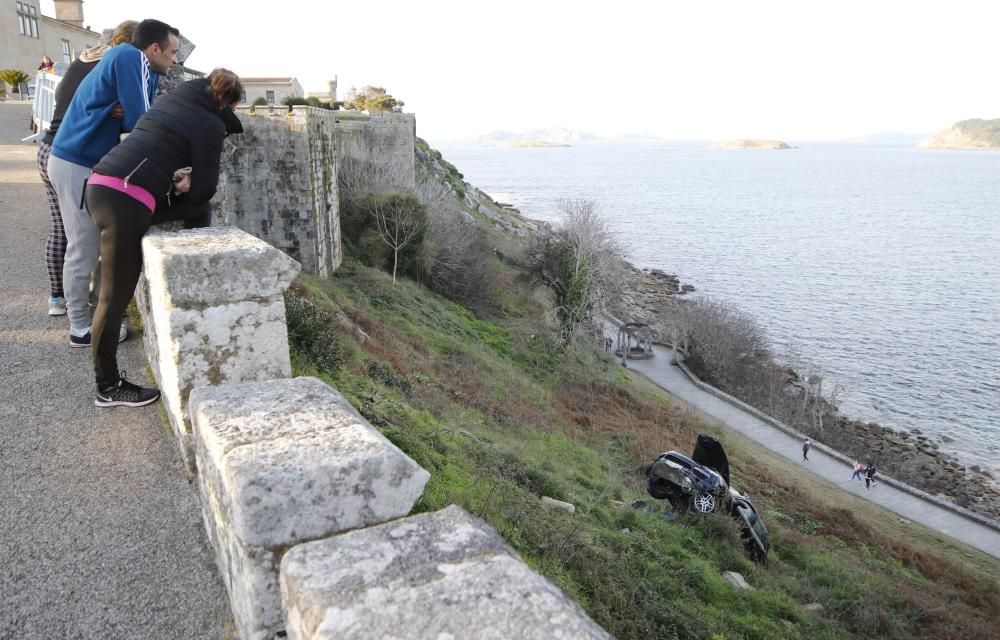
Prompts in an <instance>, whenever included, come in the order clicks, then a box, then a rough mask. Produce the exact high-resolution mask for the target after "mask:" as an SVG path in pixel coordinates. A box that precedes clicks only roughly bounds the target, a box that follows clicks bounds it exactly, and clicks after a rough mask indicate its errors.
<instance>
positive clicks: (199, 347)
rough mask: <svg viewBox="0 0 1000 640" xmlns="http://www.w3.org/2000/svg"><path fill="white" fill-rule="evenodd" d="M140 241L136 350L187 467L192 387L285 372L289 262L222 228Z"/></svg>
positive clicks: (292, 268) (293, 268)
mask: <svg viewBox="0 0 1000 640" xmlns="http://www.w3.org/2000/svg"><path fill="white" fill-rule="evenodd" d="M142 247H143V271H144V277H143V279H142V282H141V284H140V287H139V290H138V296H137V299H138V302H139V308H140V311H141V313H142V316H143V324H144V326H143V333H144V335H143V339H144V341H145V347H146V353H147V355H148V356H149V359H150V363H151V365H152V370H153V376H154V377H155V378H156V381H157V383H158V385H159V387H160V390H161V392H162V394H163V403H164V406H165V408H166V410H167V415H168V416H169V418H170V425H171V428H172V430H173V432H174V435H175V436H176V437H177V440H178V444H179V446H180V450H181V455H182V457H183V458H184V460H185V462H186V463H187V465H188V467H189V469H191V470H193V465H194V455H193V448H192V444H191V423H190V420H189V418H188V414H187V401H188V395H189V394H190V392H191V390H192V389H194V388H195V387H198V386H206V385H219V384H227V383H240V382H249V381H255V380H269V379H273V378H287V377H288V376H290V375H291V361H290V358H289V353H288V330H287V326H286V323H285V302H284V297H283V293H284V291H285V289H287V288H288V285H289V284H291V281H292V280H293V279H294V278H295V276H296V274H297V273H298V271H299V265H298V263H296V262H295V261H294V260H292V259H291V258H289V257H288V256H286V255H285V254H283V253H282V252H280V251H278V250H277V249H275V248H273V247H271V246H270V245H268V244H267V243H265V242H263V241H261V240H258V239H257V238H254V237H253V236H251V235H250V234H248V233H245V232H243V231H240V230H239V229H234V228H227V227H223V228H208V229H192V230H190V231H180V232H176V233H151V234H149V235H147V236H146V237H145V238H144V239H143V242H142Z"/></svg>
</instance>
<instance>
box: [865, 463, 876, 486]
mask: <svg viewBox="0 0 1000 640" xmlns="http://www.w3.org/2000/svg"><path fill="white" fill-rule="evenodd" d="M875 484H877V483H876V482H875V465H873V464H869V465H868V468H867V469H866V470H865V489H868V490H871V488H872V486H873V485H875Z"/></svg>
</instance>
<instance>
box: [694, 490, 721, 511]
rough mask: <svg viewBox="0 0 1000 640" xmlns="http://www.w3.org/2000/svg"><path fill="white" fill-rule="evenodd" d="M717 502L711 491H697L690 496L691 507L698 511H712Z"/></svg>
mask: <svg viewBox="0 0 1000 640" xmlns="http://www.w3.org/2000/svg"><path fill="white" fill-rule="evenodd" d="M716 505H717V502H716V500H715V496H713V495H712V494H711V493H698V494H696V495H695V496H694V497H692V498H691V507H692V508H693V509H694V510H695V511H697V512H698V513H712V512H713V511H715V507H716Z"/></svg>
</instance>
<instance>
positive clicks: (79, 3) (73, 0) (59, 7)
mask: <svg viewBox="0 0 1000 640" xmlns="http://www.w3.org/2000/svg"><path fill="white" fill-rule="evenodd" d="M55 4H56V20H61V21H63V22H68V23H69V24H71V25H73V26H76V27H80V28H81V29H82V28H83V0H55Z"/></svg>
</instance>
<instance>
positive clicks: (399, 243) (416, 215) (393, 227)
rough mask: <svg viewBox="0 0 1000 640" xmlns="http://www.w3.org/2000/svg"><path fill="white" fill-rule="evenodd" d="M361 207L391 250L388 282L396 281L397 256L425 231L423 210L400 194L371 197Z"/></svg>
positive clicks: (422, 206) (409, 198)
mask: <svg viewBox="0 0 1000 640" xmlns="http://www.w3.org/2000/svg"><path fill="white" fill-rule="evenodd" d="M361 207H362V208H363V209H365V210H367V212H368V215H369V216H371V219H372V222H373V223H374V224H375V229H376V230H377V231H378V235H379V237H380V238H381V239H382V242H383V243H384V244H385V245H386V246H387V247H389V250H390V251H392V282H393V283H394V284H395V282H396V272H397V270H398V268H399V254H400V251H402V250H403V249H405V248H406V247H407V245H409V244H410V243H411V242H413V241H414V240H415V239H417V238H418V237H420V236H421V235H422V234H423V233H424V231H425V230H426V228H427V210H426V208H425V207H424V205H423V204H421V203H420V201H419V200H417V199H416V198H415V197H414V196H412V195H410V194H404V193H385V194H378V195H372V196H370V197H367V198H364V199H363V200H362V204H361Z"/></svg>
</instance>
